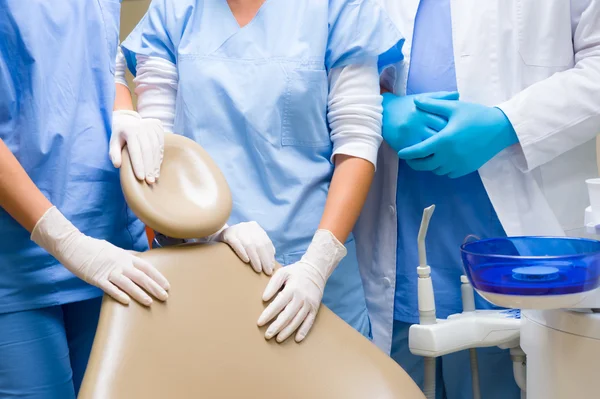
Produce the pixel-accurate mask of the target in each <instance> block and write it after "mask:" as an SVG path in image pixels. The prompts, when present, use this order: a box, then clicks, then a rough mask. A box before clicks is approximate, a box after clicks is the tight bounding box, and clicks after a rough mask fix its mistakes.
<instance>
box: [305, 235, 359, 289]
mask: <svg viewBox="0 0 600 399" xmlns="http://www.w3.org/2000/svg"><path fill="white" fill-rule="evenodd" d="M347 253H348V251H347V250H346V247H345V246H344V244H342V243H341V242H340V241H339V240H338V239H337V238H335V236H334V235H333V233H332V232H330V231H329V230H324V229H319V230H317V232H316V233H315V235H314V236H313V239H312V241H311V243H310V245H309V246H308V249H307V250H306V253H305V254H304V256H302V259H301V262H304V263H308V264H309V265H311V266H312V267H313V268H315V269H317V270H318V271H319V273H320V274H321V275H322V277H323V279H324V280H327V279H328V278H329V276H331V273H333V271H334V270H335V268H336V267H337V265H338V264H339V263H340V261H341V260H342V259H343V258H344V257H345V256H346V254H347Z"/></svg>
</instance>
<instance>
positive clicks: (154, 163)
mask: <svg viewBox="0 0 600 399" xmlns="http://www.w3.org/2000/svg"><path fill="white" fill-rule="evenodd" d="M164 143H165V133H164V130H163V127H162V123H161V122H160V120H158V119H153V118H142V117H141V116H140V115H139V114H138V113H137V112H135V111H129V110H118V111H114V112H113V122H112V135H111V136H110V149H109V156H110V159H111V161H112V163H113V165H114V166H115V168H120V167H121V161H122V160H121V150H122V149H123V147H124V146H125V145H127V150H128V151H129V158H131V165H132V167H133V172H134V173H135V176H136V177H137V178H138V180H144V179H145V180H146V182H147V183H148V184H152V183H154V182H155V181H156V180H157V179H158V177H159V176H160V165H161V164H162V160H163V152H164Z"/></svg>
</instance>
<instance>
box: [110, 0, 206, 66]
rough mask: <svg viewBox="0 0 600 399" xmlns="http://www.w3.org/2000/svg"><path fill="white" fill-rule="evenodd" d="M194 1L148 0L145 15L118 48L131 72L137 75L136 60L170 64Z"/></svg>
mask: <svg viewBox="0 0 600 399" xmlns="http://www.w3.org/2000/svg"><path fill="white" fill-rule="evenodd" d="M196 3H197V1H195V0H177V1H173V0H152V2H151V3H150V7H149V8H148V11H147V12H146V14H145V15H144V17H143V18H142V19H141V21H140V22H139V23H138V25H137V26H136V27H135V28H134V29H133V31H132V32H131V34H130V35H129V36H128V37H127V39H125V41H123V43H122V44H121V47H122V49H123V54H124V55H125V59H126V61H127V66H128V67H129V69H130V70H131V72H132V73H133V74H134V75H136V74H137V71H136V69H137V66H136V62H137V59H136V56H137V55H145V56H148V57H158V58H162V59H164V60H167V61H169V62H171V63H173V64H175V63H176V62H177V61H176V60H177V49H178V47H179V41H180V40H181V36H182V35H183V31H184V29H185V26H186V25H187V23H188V22H189V19H190V17H191V15H192V14H193V11H194V7H195V4H196Z"/></svg>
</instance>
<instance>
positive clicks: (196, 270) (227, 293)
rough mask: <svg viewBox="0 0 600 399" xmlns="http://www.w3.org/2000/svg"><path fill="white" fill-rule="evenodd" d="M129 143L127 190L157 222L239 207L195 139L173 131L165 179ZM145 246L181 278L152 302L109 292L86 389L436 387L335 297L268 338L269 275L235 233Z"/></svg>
mask: <svg viewBox="0 0 600 399" xmlns="http://www.w3.org/2000/svg"><path fill="white" fill-rule="evenodd" d="M124 152H125V153H124V154H123V166H122V168H121V184H122V186H123V192H124V194H125V197H126V199H127V202H128V204H129V205H130V207H131V208H132V210H133V211H134V212H135V213H136V214H137V215H138V216H139V217H140V219H141V220H142V221H143V222H145V223H146V224H147V225H148V226H150V227H152V228H154V229H156V230H158V231H161V232H162V233H164V234H166V235H169V236H171V237H175V238H182V239H183V238H189V237H202V236H206V235H209V234H212V233H214V232H215V231H217V230H218V229H219V228H220V227H221V226H222V225H223V224H224V223H225V221H226V220H227V218H228V217H229V212H230V210H231V195H230V192H229V188H228V187H227V184H226V182H225V179H224V178H223V176H222V175H221V173H220V171H219V170H218V168H217V167H216V165H215V164H214V162H213V161H212V160H211V159H210V157H209V156H208V155H207V154H206V153H205V152H204V151H203V150H202V149H201V148H200V147H199V146H198V145H197V144H196V143H194V142H193V141H191V140H188V139H186V138H184V137H181V136H176V135H170V134H169V135H167V137H166V138H165V154H164V155H165V157H164V163H163V166H162V170H161V177H160V179H159V181H158V183H157V184H155V185H153V186H148V185H146V184H145V183H142V182H138V181H137V180H136V178H135V176H134V175H133V172H132V170H131V166H130V164H129V162H128V161H129V155H128V154H126V149H125V150H124ZM183 170H185V171H186V172H183V173H182V171H183ZM202 217H204V219H203V218H202ZM198 221H201V222H200V223H198ZM139 256H140V257H142V258H144V259H146V260H147V261H149V262H151V263H152V264H153V265H154V266H155V267H157V268H158V269H159V270H160V271H161V272H162V273H163V274H164V275H165V276H166V277H167V279H169V282H170V283H171V289H170V292H169V299H168V300H167V301H166V302H165V303H160V302H159V301H155V302H154V303H153V305H152V306H151V307H150V308H145V307H143V306H141V305H138V304H137V303H135V302H132V303H131V304H130V305H128V306H123V305H121V304H119V303H117V302H116V301H114V300H112V299H111V298H110V297H108V296H105V297H104V300H103V304H102V311H101V315H100V321H99V325H98V330H97V332H96V338H95V341H94V345H93V348H92V353H91V357H90V360H89V363H88V368H87V371H86V374H85V378H84V381H83V385H82V387H81V390H80V393H79V397H78V398H79V399H135V398H143V399H166V398H169V399H171V398H173V399H188V398H189V399H192V398H194V399H196V398H202V399H242V398H251V399H254V398H256V399H337V398H340V399H342V398H343V399H388V398H389V399H392V398H394V399H420V398H424V396H423V394H422V393H421V391H420V390H419V388H418V387H417V385H416V384H415V383H414V382H413V381H412V380H411V378H410V377H409V376H408V375H407V374H406V373H405V372H404V371H403V370H402V368H400V367H399V366H398V365H397V364H396V363H395V362H394V361H393V360H391V359H390V358H389V357H388V356H386V355H385V354H384V353H383V352H381V351H380V350H379V349H378V348H377V347H376V346H375V345H374V344H372V343H371V342H369V341H368V340H367V339H365V338H364V337H362V335H360V334H359V333H358V332H356V331H354V330H353V329H352V328H351V327H350V326H348V325H347V324H346V323H345V322H343V321H342V320H341V319H340V318H338V317H337V316H336V315H335V314H333V313H332V312H331V311H330V310H329V309H327V308H326V307H325V306H322V308H321V310H320V312H319V315H318V317H317V320H316V321H315V324H314V326H313V328H312V330H311V333H310V334H309V335H308V337H307V338H306V339H305V340H304V341H303V342H302V343H300V344H297V343H296V342H294V340H293V338H291V339H288V340H287V341H286V342H284V343H281V344H278V343H276V342H275V340H271V341H267V340H265V338H264V333H265V330H264V328H259V327H257V325H256V322H257V319H258V316H259V315H260V314H261V312H262V310H263V309H264V308H265V306H266V304H265V303H263V301H262V299H261V296H262V292H263V290H264V288H265V286H266V284H267V282H268V280H269V278H268V277H267V276H265V275H264V274H258V273H256V272H254V271H253V270H252V268H251V267H250V266H249V265H247V264H245V263H243V262H242V261H241V260H240V259H239V258H238V257H237V256H236V255H235V253H234V252H233V251H232V250H231V249H230V248H229V247H228V246H227V245H226V244H222V243H191V244H190V243H186V244H183V245H179V246H172V247H167V248H159V249H153V250H150V251H148V252H145V253H142V254H139ZM292 337H293V336H292Z"/></svg>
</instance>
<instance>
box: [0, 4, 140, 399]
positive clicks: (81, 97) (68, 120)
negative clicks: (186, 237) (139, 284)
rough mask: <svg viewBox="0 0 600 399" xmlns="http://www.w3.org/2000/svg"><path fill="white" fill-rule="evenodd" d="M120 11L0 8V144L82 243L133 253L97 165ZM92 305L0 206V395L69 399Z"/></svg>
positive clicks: (96, 295)
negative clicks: (89, 239) (91, 241)
mask: <svg viewBox="0 0 600 399" xmlns="http://www.w3.org/2000/svg"><path fill="white" fill-rule="evenodd" d="M120 7H121V5H120V1H119V0H85V1H84V0H62V1H59V2H55V1H47V0H27V1H23V0H0V10H1V11H0V139H1V140H2V141H3V142H4V143H5V144H6V145H7V146H8V148H9V149H10V150H11V152H12V153H13V154H14V155H15V157H16V158H17V160H18V161H19V162H20V163H21V165H22V166H23V168H24V169H25V171H26V172H27V173H28V175H29V176H30V178H31V179H32V180H33V182H34V183H35V184H36V186H37V187H38V188H39V189H40V190H41V191H42V193H43V194H44V195H45V196H46V197H47V198H48V199H49V200H50V201H51V202H52V203H53V204H54V205H56V207H57V208H58V209H59V210H60V211H61V212H62V213H63V214H64V215H65V216H66V217H67V218H68V219H69V220H71V221H72V222H73V224H74V225H75V226H76V227H77V228H79V229H80V230H81V231H82V232H83V233H84V234H87V235H89V236H91V237H94V238H98V239H104V240H107V241H109V242H111V243H113V244H115V245H117V246H119V247H122V248H124V249H134V250H137V251H143V250H145V249H147V241H146V236H145V232H144V226H143V225H142V223H141V222H139V221H138V220H137V219H136V218H135V217H134V215H133V214H132V213H131V212H130V210H129V209H128V208H127V206H126V204H125V200H124V198H123V194H122V191H121V187H120V182H119V172H118V170H117V169H115V168H114V167H113V166H112V164H111V162H110V160H109V157H108V142H109V137H110V128H111V117H112V108H113V103H114V96H115V83H114V68H115V57H116V50H117V45H118V34H119V16H120ZM101 296H102V292H101V291H100V290H99V289H97V288H95V287H92V286H90V285H88V284H87V283H85V282H84V281H82V280H80V279H79V278H77V277H75V276H74V275H73V274H72V273H70V272H69V271H68V270H67V269H65V268H64V267H63V266H62V265H60V264H59V263H58V262H57V261H56V259H54V258H53V257H52V256H50V255H49V254H48V253H47V252H46V251H44V250H43V249H42V248H40V247H38V246H37V245H36V244H35V243H33V242H32V241H31V240H30V238H29V233H28V232H27V231H26V230H25V229H24V228H22V227H21V226H20V225H19V224H18V223H17V222H16V221H15V220H14V219H13V218H12V217H11V216H10V215H9V214H8V213H7V212H6V211H4V210H2V209H0V398H3V399H5V398H17V397H18V398H28V399H34V398H35V399H37V398H39V399H55V398H56V399H74V398H75V395H76V392H77V390H78V387H79V384H80V381H81V378H82V376H83V372H84V370H85V365H86V363H87V356H88V353H89V350H90V347H91V343H92V340H93V336H94V333H95V330H96V323H97V319H98V311H99V304H100V297H101Z"/></svg>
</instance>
